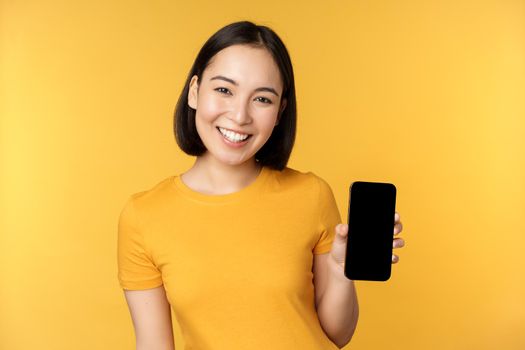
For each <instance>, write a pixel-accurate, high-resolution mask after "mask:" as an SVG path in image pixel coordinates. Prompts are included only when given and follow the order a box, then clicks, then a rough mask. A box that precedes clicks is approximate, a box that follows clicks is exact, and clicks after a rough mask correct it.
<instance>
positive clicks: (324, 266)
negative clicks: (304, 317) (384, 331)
mask: <svg viewBox="0 0 525 350" xmlns="http://www.w3.org/2000/svg"><path fill="white" fill-rule="evenodd" d="M316 260H317V262H316V264H317V265H318V266H317V270H318V273H317V274H318V275H320V274H321V273H324V274H325V276H323V277H324V278H322V279H324V281H325V282H324V284H325V285H324V286H316V288H319V289H321V291H320V292H321V293H322V294H321V295H320V297H319V302H318V304H317V315H318V317H319V321H320V323H321V326H322V328H323V330H324V331H325V333H326V335H327V336H328V337H329V338H330V340H332V342H334V344H336V345H337V346H338V347H339V348H342V347H344V346H345V345H346V344H348V343H349V342H350V340H351V339H352V336H353V335H354V332H355V329H356V327H357V320H358V318H359V304H358V302H357V293H356V290H355V286H354V281H352V280H349V279H347V278H346V277H344V276H343V278H341V276H342V275H343V273H341V271H337V270H336V269H341V268H342V267H341V266H339V265H338V264H337V263H335V261H333V259H331V258H330V256H329V254H319V255H316ZM334 270H335V271H334ZM321 271H322V272H321ZM336 271H337V272H336Z"/></svg>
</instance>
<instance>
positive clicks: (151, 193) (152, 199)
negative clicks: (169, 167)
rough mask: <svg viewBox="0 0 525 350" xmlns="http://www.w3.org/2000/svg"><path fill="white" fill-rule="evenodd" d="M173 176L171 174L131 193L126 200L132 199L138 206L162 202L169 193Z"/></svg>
mask: <svg viewBox="0 0 525 350" xmlns="http://www.w3.org/2000/svg"><path fill="white" fill-rule="evenodd" d="M173 178H174V176H173V175H172V176H168V177H165V178H164V179H162V180H158V181H157V182H156V183H154V184H153V185H150V186H149V187H148V188H146V189H143V190H141V191H136V192H133V193H131V194H130V196H129V197H128V201H132V202H133V204H134V205H135V206H138V207H144V206H148V205H149V206H151V205H155V204H157V203H159V202H163V200H165V199H166V198H168V197H169V195H170V194H171V191H172V183H173Z"/></svg>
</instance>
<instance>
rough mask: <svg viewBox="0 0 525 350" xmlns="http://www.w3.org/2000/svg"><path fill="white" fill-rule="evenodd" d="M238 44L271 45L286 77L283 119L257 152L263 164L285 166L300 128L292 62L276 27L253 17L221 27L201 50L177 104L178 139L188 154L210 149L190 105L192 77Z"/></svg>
mask: <svg viewBox="0 0 525 350" xmlns="http://www.w3.org/2000/svg"><path fill="white" fill-rule="evenodd" d="M235 44H245V45H249V46H252V47H258V48H265V49H267V50H268V51H269V52H270V53H271V55H272V57H273V58H274V60H275V62H276V64H277V66H278V67H279V71H280V73H281V79H282V81H283V93H282V95H281V96H282V98H281V103H282V101H283V100H284V99H286V100H287V103H286V107H285V108H284V110H283V111H282V114H281V116H280V119H279V123H278V124H277V125H276V126H274V129H273V132H272V134H271V136H270V138H269V139H268V141H266V143H265V144H264V146H263V147H261V149H260V150H259V151H258V152H257V153H256V154H255V160H256V161H258V162H259V164H261V165H263V166H264V165H266V166H268V167H270V168H273V169H277V170H283V169H284V168H285V167H286V164H287V163H288V159H289V158H290V154H291V153H292V148H293V145H294V142H295V132H296V119H297V117H296V115H297V107H296V101H295V82H294V75H293V68H292V62H291V60H290V56H289V54H288V50H287V49H286V47H285V45H284V43H283V42H282V40H281V39H280V38H279V36H277V34H276V33H275V32H274V31H273V30H272V29H270V28H268V27H266V26H262V25H255V24H254V23H252V22H249V21H241V22H235V23H231V24H229V25H227V26H225V27H223V28H221V29H220V30H219V31H217V32H216V33H215V34H213V35H212V36H211V37H210V38H209V39H208V40H207V41H206V43H205V44H204V46H203V47H202V48H201V50H200V51H199V54H198V55H197V58H196V59H195V62H194V63H193V66H192V67H191V69H190V72H189V74H188V77H187V79H186V83H185V84H184V88H183V90H182V93H181V95H180V97H179V100H178V101H177V106H176V108H175V116H174V121H173V122H174V126H173V131H174V133H175V140H176V141H177V144H178V145H179V147H180V148H181V149H182V150H183V151H184V152H185V153H186V154H189V155H193V156H200V155H202V154H203V153H205V152H206V147H205V146H204V144H203V142H202V140H201V138H200V136H199V134H198V132H197V128H196V126H195V110H194V109H193V108H191V107H190V106H189V105H188V92H189V85H190V81H191V78H192V77H193V75H197V76H198V77H199V78H201V77H202V74H203V72H204V70H205V69H206V67H207V66H208V64H209V62H210V60H211V58H212V57H213V56H215V54H217V53H218V52H219V51H221V50H222V49H225V48H227V47H228V46H231V45H235Z"/></svg>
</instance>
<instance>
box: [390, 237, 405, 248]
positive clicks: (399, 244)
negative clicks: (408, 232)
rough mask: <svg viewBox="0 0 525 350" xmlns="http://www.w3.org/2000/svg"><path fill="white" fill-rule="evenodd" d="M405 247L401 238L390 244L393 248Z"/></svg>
mask: <svg viewBox="0 0 525 350" xmlns="http://www.w3.org/2000/svg"><path fill="white" fill-rule="evenodd" d="M404 246H405V240H404V239H403V238H394V242H393V243H392V247H393V248H401V247H404Z"/></svg>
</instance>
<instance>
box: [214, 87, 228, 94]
mask: <svg viewBox="0 0 525 350" xmlns="http://www.w3.org/2000/svg"><path fill="white" fill-rule="evenodd" d="M215 91H219V92H225V93H229V91H230V90H228V89H226V88H224V87H219V88H216V89H215Z"/></svg>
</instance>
